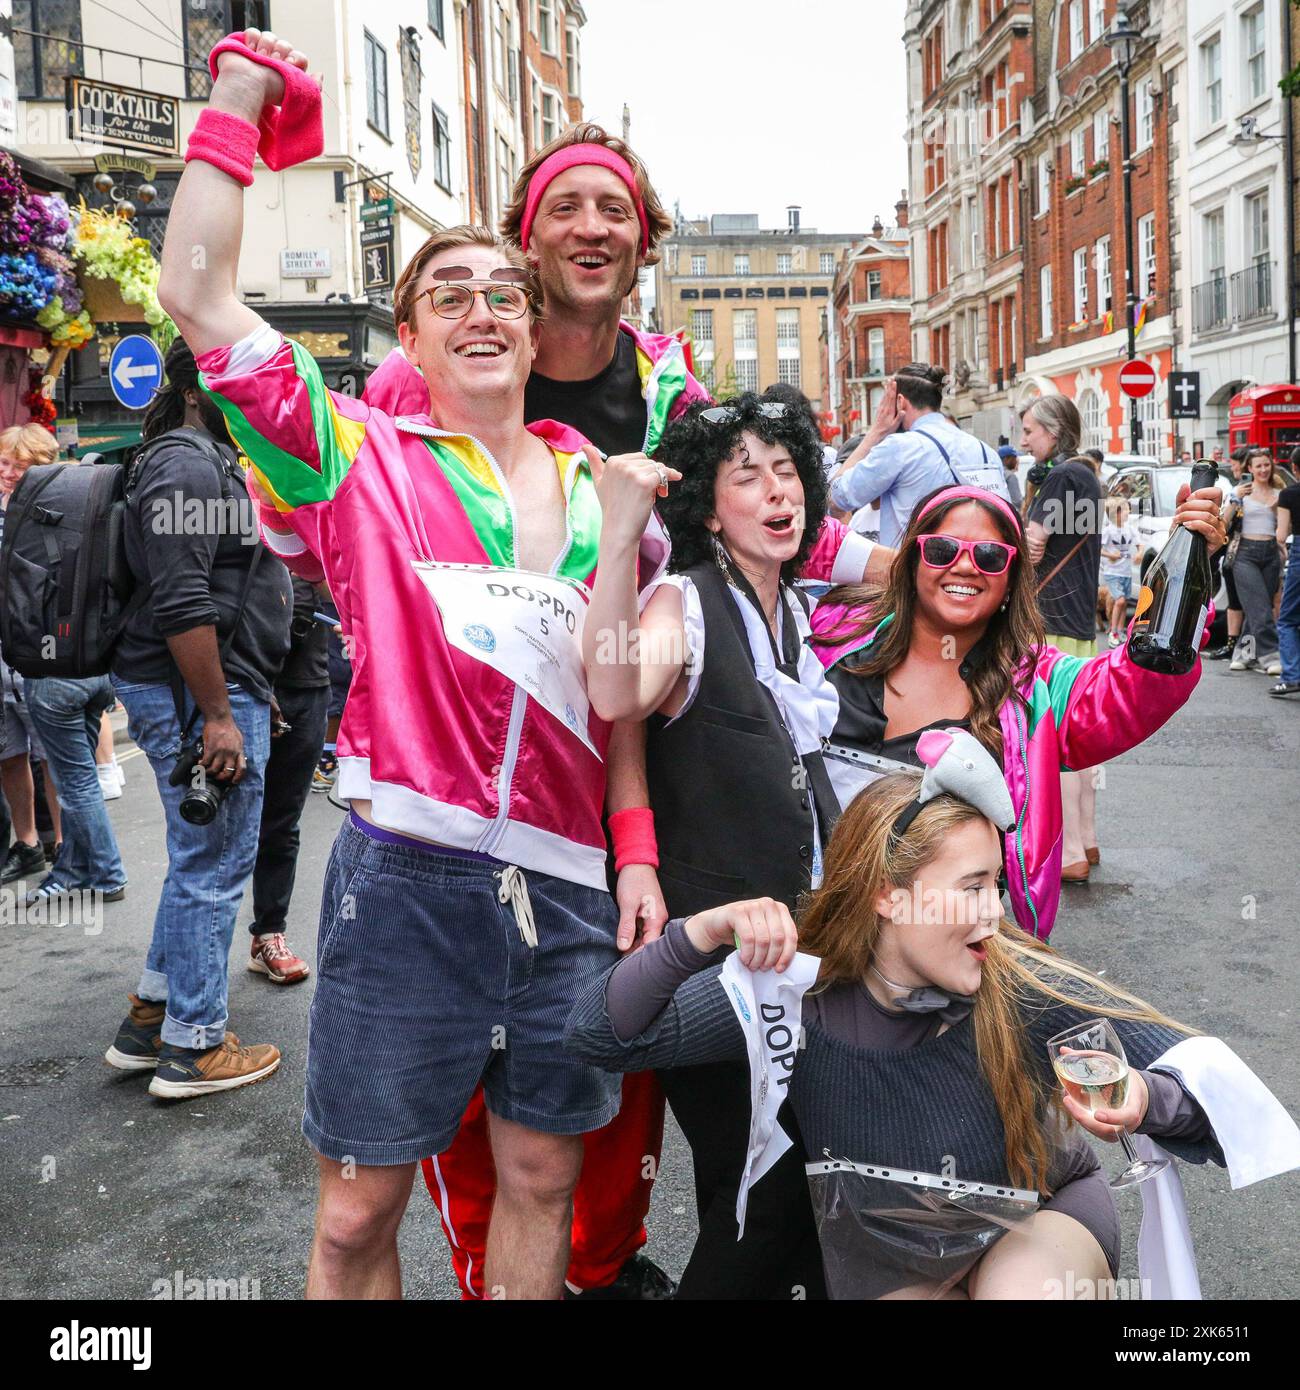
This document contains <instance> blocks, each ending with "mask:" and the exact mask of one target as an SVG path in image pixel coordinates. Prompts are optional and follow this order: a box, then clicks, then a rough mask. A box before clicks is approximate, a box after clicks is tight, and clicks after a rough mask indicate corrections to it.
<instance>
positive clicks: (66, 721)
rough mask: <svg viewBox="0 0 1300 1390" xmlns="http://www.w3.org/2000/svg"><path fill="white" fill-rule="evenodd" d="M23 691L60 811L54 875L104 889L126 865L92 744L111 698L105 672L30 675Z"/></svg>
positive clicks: (64, 882) (117, 883) (116, 882)
mask: <svg viewBox="0 0 1300 1390" xmlns="http://www.w3.org/2000/svg"><path fill="white" fill-rule="evenodd" d="M24 696H25V698H26V701H27V708H28V710H29V712H30V713H31V716H32V723H33V724H35V725H36V732H37V733H38V734H40V736H41V742H42V744H44V746H45V758H46V761H47V762H48V763H49V765H50V769H51V770H52V771H53V773H54V781H55V785H56V786H57V787H58V790H59V806H60V807H61V808H62V811H63V848H62V849H61V850H60V851H59V857H58V859H56V860H55V862H54V870H53V877H54V878H55V879H56V880H57V881H58V883H59V884H60V885H61V886H62V887H64V888H81V889H86V888H89V889H92V890H93V889H97V890H99V891H100V892H104V893H107V892H109V891H110V890H111V889H114V888H120V887H122V885H123V884H125V882H126V870H125V869H123V867H122V857H121V855H120V854H119V853H118V850H117V841H116V839H114V837H113V826H112V824H111V823H110V821H109V819H108V811H107V809H106V808H105V806H104V794H103V792H102V791H101V790H100V787H99V775H98V773H97V772H96V771H95V745H96V744H97V743H98V742H99V725H100V720H101V718H102V717H103V714H104V711H105V710H106V709H108V707H109V706H110V705H111V704H112V703H113V686H112V682H111V681H110V680H109V679H108V677H107V676H95V677H93V678H92V679H90V680H64V679H61V678H60V677H57V676H42V677H40V678H36V677H33V678H32V679H30V680H28V681H27V682H26V685H25V687H24Z"/></svg>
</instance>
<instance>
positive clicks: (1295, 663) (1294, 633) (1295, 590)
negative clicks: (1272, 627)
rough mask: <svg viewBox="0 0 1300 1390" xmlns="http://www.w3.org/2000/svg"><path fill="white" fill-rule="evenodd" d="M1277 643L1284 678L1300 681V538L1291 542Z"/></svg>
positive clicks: (1292, 683)
mask: <svg viewBox="0 0 1300 1390" xmlns="http://www.w3.org/2000/svg"><path fill="white" fill-rule="evenodd" d="M1277 643H1278V646H1279V647H1280V648H1281V651H1282V679H1283V680H1284V681H1286V682H1287V684H1288V685H1295V684H1296V683H1297V682H1300V540H1297V541H1293V542H1292V543H1291V560H1290V562H1289V563H1288V565H1287V567H1286V584H1285V585H1284V586H1283V588H1282V609H1281V611H1280V612H1279V613H1278V615H1277Z"/></svg>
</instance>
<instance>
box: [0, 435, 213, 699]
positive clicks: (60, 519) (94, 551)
mask: <svg viewBox="0 0 1300 1390" xmlns="http://www.w3.org/2000/svg"><path fill="white" fill-rule="evenodd" d="M186 436H187V442H188V443H191V444H197V445H198V447H200V448H202V449H203V450H204V452H206V453H210V454H211V456H212V458H213V461H214V462H215V463H216V465H217V467H219V468H220V469H221V471H222V472H223V473H226V472H228V469H227V465H226V460H225V458H224V456H223V455H222V454H221V452H220V450H219V449H218V448H217V447H216V445H215V444H214V443H212V442H211V441H210V440H208V439H207V438H206V437H204V436H203V435H202V434H200V433H199V432H198V431H197V430H187V431H186ZM169 437H170V436H169V435H161V436H159V438H158V439H156V440H153V441H151V442H150V443H149V444H148V445H147V446H146V447H145V448H143V449H140V450H138V451H137V452H136V453H135V454H134V455H133V456H132V458H131V460H130V462H129V463H128V464H122V463H105V462H103V461H100V462H95V463H92V462H89V461H88V460H87V461H83V462H82V463H79V464H69V463H45V464H38V465H36V466H35V467H32V468H29V469H28V470H27V472H26V473H24V474H23V477H22V479H21V481H20V482H19V484H18V486H17V487H16V488H15V489H14V491H13V495H12V496H11V497H10V499H9V506H8V509H7V510H6V513H5V518H4V541H3V543H2V544H0V654H3V656H4V659H5V661H6V662H7V663H8V664H9V665H10V666H12V667H13V668H14V670H16V671H18V672H19V673H20V674H21V675H23V676H62V677H65V678H68V679H73V680H77V679H84V678H86V677H89V676H102V675H106V674H107V673H108V670H109V667H110V666H111V664H112V659H113V648H114V647H115V646H116V644H117V640H118V638H119V637H120V636H121V635H122V632H123V630H124V629H125V627H126V625H127V623H128V622H129V621H130V620H131V618H132V617H133V616H134V615H135V613H136V611H137V610H138V609H139V608H140V606H141V605H142V604H143V603H144V602H145V601H146V600H147V599H148V597H149V586H148V585H147V584H137V582H136V580H135V577H134V575H133V574H132V573H131V568H130V566H129V565H128V564H127V559H126V526H127V499H128V494H129V489H130V485H131V483H132V482H133V481H134V479H135V478H136V477H138V476H139V472H140V469H141V467H142V466H143V464H144V461H145V459H146V457H147V456H148V454H149V453H150V452H151V450H152V449H153V448H154V447H155V446H156V445H157V444H160V443H162V441H163V440H164V439H167V438H169Z"/></svg>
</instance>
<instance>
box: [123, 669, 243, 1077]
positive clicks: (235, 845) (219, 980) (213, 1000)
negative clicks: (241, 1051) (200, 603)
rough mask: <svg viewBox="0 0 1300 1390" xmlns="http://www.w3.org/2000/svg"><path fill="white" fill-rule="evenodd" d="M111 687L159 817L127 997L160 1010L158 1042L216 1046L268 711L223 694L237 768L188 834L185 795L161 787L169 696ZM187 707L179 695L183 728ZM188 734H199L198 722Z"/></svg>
mask: <svg viewBox="0 0 1300 1390" xmlns="http://www.w3.org/2000/svg"><path fill="white" fill-rule="evenodd" d="M113 687H114V689H115V690H116V691H117V698H118V699H119V700H121V702H122V703H123V705H125V706H126V714H127V728H128V730H129V732H130V734H131V737H132V738H133V739H134V740H135V741H136V743H137V744H139V746H140V747H141V749H143V751H144V754H145V756H146V757H147V758H148V759H149V763H150V766H151V767H152V768H153V773H154V780H155V781H156V782H157V783H158V795H159V796H160V797H161V798H162V804H163V812H164V814H165V815H166V817H167V877H166V878H165V879H164V880H163V886H162V896H161V897H160V898H159V899H158V912H157V914H156V915H155V917H154V923H153V940H152V941H151V942H150V943H149V954H148V956H147V957H146V958H145V967H144V972H143V973H142V974H141V976H140V985H139V989H138V990H137V993H138V994H139V996H140V998H141V999H151V1000H156V1001H161V1000H165V1001H166V1003H167V1013H166V1016H165V1017H164V1019H163V1026H162V1038H163V1041H164V1042H167V1043H172V1044H173V1045H174V1046H177V1047H190V1048H202V1049H206V1048H209V1047H216V1046H217V1044H218V1043H220V1042H221V1040H222V1038H223V1037H224V1036H225V1032H226V999H227V984H228V976H229V969H230V942H231V938H232V937H233V935H234V931H235V918H236V916H237V915H238V912H239V903H240V899H241V898H242V897H243V896H244V885H245V884H246V883H247V882H248V879H249V875H250V874H252V872H253V864H254V862H255V861H256V859H257V832H258V825H259V824H260V822H261V819H262V788H263V785H264V774H265V771H266V760H267V758H268V757H269V756H270V751H271V707H270V705H269V704H268V703H267V702H266V701H265V700H259V699H257V698H256V697H255V696H252V695H250V694H248V693H247V691H245V690H243V689H242V688H241V687H239V686H237V685H231V686H227V690H228V691H229V693H230V710H231V713H232V714H233V716H234V719H235V723H236V724H237V725H238V727H239V732H240V733H241V734H242V735H243V737H244V757H245V759H246V760H247V767H246V768H245V771H244V775H243V777H242V778H241V779H240V781H239V782H237V783H236V784H235V785H234V786H233V787H231V789H230V790H229V791H228V792H227V793H226V796H225V799H224V800H223V801H222V803H221V809H220V810H219V811H218V812H217V814H216V816H215V818H214V819H213V820H212V822H211V823H210V824H209V825H191V824H190V823H189V821H187V820H184V819H182V817H181V813H180V804H181V801H182V799H183V797H184V796H185V793H186V791H187V790H188V787H186V786H180V787H173V786H171V785H170V783H169V781H168V779H169V778H170V777H171V774H172V769H173V768H174V767H175V766H176V757H177V755H178V754H179V752H180V746H181V730H180V726H179V725H178V724H177V722H176V705H175V702H174V701H173V699H172V691H171V687H170V686H168V685H137V684H132V683H129V682H126V681H119V680H117V679H116V678H114V681H113ZM193 708H194V706H193V703H192V701H191V700H190V698H189V694H188V692H187V693H186V697H185V717H186V718H187V719H188V718H189V715H190V712H191V711H192V710H193ZM197 727H198V728H199V729H200V730H201V728H202V720H200V721H198V725H197Z"/></svg>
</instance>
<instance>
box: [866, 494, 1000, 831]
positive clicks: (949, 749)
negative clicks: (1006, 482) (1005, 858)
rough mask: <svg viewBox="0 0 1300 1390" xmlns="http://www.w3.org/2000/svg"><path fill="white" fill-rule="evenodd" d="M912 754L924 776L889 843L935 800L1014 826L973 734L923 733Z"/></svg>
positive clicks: (996, 774)
mask: <svg viewBox="0 0 1300 1390" xmlns="http://www.w3.org/2000/svg"><path fill="white" fill-rule="evenodd" d="M958 490H959V489H957V488H954V489H952V491H954V492H956V491H958ZM976 490H977V489H971V491H976ZM916 753H917V756H918V757H919V758H920V759H921V761H922V762H923V763H924V764H925V776H924V777H922V778H921V789H920V791H919V792H917V794H916V800H915V801H913V802H912V803H911V805H909V806H907V807H905V808H904V810H903V812H902V814H901V815H900V816H899V817H898V819H897V820H896V821H895V822H894V824H893V827H892V828H891V830H890V832H889V835H890V839H891V841H895V842H896V841H898V840H900V839H902V837H903V836H904V835H906V834H907V828H908V826H910V825H911V824H912V822H913V821H914V820H915V819H916V818H917V816H919V815H920V814H921V808H922V807H923V806H924V805H925V804H926V803H927V802H928V801H933V800H934V798H935V797H936V796H955V797H956V798H957V800H958V801H964V802H966V803H967V804H968V805H970V806H973V807H974V808H975V809H976V810H977V811H979V812H980V813H981V815H984V816H987V817H988V819H989V820H991V821H992V822H993V824H994V825H996V826H997V828H998V829H999V830H1002V831H1007V830H1010V829H1011V827H1012V826H1013V825H1014V824H1015V823H1016V813H1015V810H1014V808H1013V807H1012V805H1011V793H1010V792H1009V791H1007V783H1006V779H1005V778H1004V777H1003V775H1002V769H1001V768H1000V767H999V766H998V765H997V763H996V762H994V760H993V758H992V757H991V756H990V755H989V752H988V750H987V749H986V748H985V747H984V745H983V744H982V743H981V742H980V741H979V740H978V739H977V738H975V737H974V735H973V734H968V733H967V732H966V730H965V729H957V728H951V729H927V730H926V732H925V733H923V734H922V735H921V737H920V738H919V739H917V741H916Z"/></svg>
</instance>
